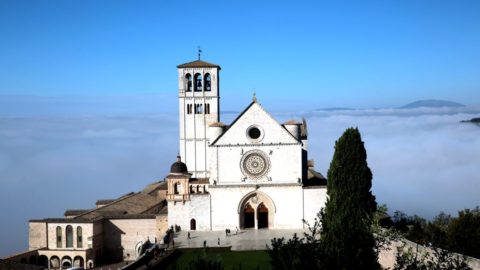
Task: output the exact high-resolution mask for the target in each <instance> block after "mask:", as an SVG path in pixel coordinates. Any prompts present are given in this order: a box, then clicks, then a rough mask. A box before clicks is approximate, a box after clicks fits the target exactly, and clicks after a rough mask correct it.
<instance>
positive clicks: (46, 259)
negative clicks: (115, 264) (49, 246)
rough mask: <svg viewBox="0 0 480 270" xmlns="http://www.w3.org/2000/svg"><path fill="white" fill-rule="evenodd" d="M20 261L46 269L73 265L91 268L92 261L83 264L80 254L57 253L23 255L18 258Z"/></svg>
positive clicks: (64, 267)
mask: <svg viewBox="0 0 480 270" xmlns="http://www.w3.org/2000/svg"><path fill="white" fill-rule="evenodd" d="M20 262H21V263H28V264H33V265H39V266H43V267H45V268H48V269H66V268H70V267H73V266H77V267H84V268H87V269H88V268H93V267H94V264H93V261H91V260H89V262H88V264H87V265H86V264H85V259H84V258H83V257H82V256H75V257H73V258H72V257H71V256H67V255H65V256H57V255H50V256H47V255H43V254H42V255H38V254H32V255H29V256H28V255H27V256H24V257H22V258H21V259H20Z"/></svg>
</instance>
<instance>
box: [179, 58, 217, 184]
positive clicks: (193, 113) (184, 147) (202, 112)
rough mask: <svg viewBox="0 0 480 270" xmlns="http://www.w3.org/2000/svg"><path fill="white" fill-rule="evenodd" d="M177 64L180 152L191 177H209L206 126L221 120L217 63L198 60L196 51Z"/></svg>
mask: <svg viewBox="0 0 480 270" xmlns="http://www.w3.org/2000/svg"><path fill="white" fill-rule="evenodd" d="M199 52H200V51H199ZM177 68H178V102H179V124H180V128H179V130H180V134H179V135H180V138H179V139H180V147H179V149H180V156H181V159H182V160H183V161H184V162H185V163H186V165H187V167H188V169H189V173H191V174H192V177H194V178H203V177H209V172H208V164H207V147H208V142H207V128H208V126H209V125H210V124H212V123H215V122H218V121H219V120H220V115H219V111H220V106H219V105H220V104H219V98H220V89H219V86H220V84H219V80H220V79H219V75H220V74H219V72H220V66H219V65H215V64H212V63H208V62H205V61H202V60H200V53H199V55H198V60H196V61H193V62H189V63H185V64H181V65H178V66H177Z"/></svg>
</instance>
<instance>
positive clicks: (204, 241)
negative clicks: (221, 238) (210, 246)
mask: <svg viewBox="0 0 480 270" xmlns="http://www.w3.org/2000/svg"><path fill="white" fill-rule="evenodd" d="M203 248H207V240H203Z"/></svg>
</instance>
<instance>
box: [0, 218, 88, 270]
mask: <svg viewBox="0 0 480 270" xmlns="http://www.w3.org/2000/svg"><path fill="white" fill-rule="evenodd" d="M29 222H49V223H92V220H88V219H84V218H77V217H75V218H45V219H31V220H29ZM0 269H1V268H0Z"/></svg>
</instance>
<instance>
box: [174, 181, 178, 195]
mask: <svg viewBox="0 0 480 270" xmlns="http://www.w3.org/2000/svg"><path fill="white" fill-rule="evenodd" d="M173 194H178V183H175V184H174V185H173Z"/></svg>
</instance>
